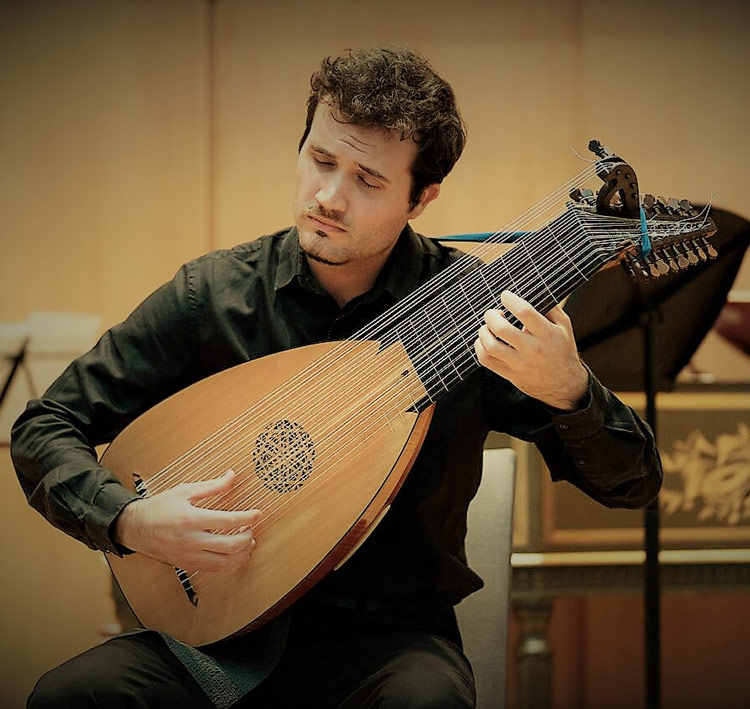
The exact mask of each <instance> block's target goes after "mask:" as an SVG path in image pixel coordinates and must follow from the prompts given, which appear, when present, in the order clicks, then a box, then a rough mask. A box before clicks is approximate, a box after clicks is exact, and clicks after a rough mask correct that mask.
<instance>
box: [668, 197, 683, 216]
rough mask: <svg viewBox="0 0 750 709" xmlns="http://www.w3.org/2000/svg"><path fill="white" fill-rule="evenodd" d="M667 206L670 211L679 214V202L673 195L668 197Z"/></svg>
mask: <svg viewBox="0 0 750 709" xmlns="http://www.w3.org/2000/svg"><path fill="white" fill-rule="evenodd" d="M667 206H668V207H669V209H670V211H671V212H672V214H679V213H680V203H679V201H678V200H677V199H675V198H674V197H670V198H669V199H668V200H667Z"/></svg>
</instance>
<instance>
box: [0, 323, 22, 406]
mask: <svg viewBox="0 0 750 709" xmlns="http://www.w3.org/2000/svg"><path fill="white" fill-rule="evenodd" d="M28 346H29V338H28V337H27V338H26V339H25V340H24V341H23V344H22V345H21V348H20V349H19V350H18V352H16V354H12V355H4V356H3V358H4V359H7V360H8V361H9V362H10V369H9V370H8V374H7V376H6V377H5V381H4V382H3V385H2V388H1V389H0V407H2V405H3V401H5V397H6V396H7V395H8V392H9V391H10V385H11V384H12V383H13V379H14V378H15V376H16V372H18V370H19V369H20V368H21V367H24V366H25V365H26V349H27V348H28Z"/></svg>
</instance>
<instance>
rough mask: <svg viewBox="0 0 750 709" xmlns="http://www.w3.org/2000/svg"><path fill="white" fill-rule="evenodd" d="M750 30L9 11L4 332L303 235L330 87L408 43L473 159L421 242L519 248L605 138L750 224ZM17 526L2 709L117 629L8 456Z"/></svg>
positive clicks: (364, 8)
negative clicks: (327, 77) (308, 147)
mask: <svg viewBox="0 0 750 709" xmlns="http://www.w3.org/2000/svg"><path fill="white" fill-rule="evenodd" d="M748 20H750V6H748V3H746V2H745V1H744V0H714V2H711V3H706V2H704V1H703V0H700V1H698V0H687V1H683V2H678V1H677V0H669V1H663V2H660V3H652V2H646V1H645V0H631V2H629V3H621V2H613V1H610V0H596V1H595V0H529V1H527V2H521V1H520V0H519V1H514V0H505V1H496V2H490V1H489V0H486V1H483V0H464V1H463V2H452V3H449V2H442V3H437V2H434V0H431V1H427V0H411V1H410V2H403V1H397V0H381V1H380V2H377V3H359V2H351V1H349V2H345V1H343V0H342V1H339V0H328V1H325V0H319V1H305V0H277V1H276V2H255V1H252V0H244V1H243V0H214V1H213V2H211V1H209V0H182V1H180V2H177V1H176V0H148V1H147V0H58V1H54V0H46V1H45V0H37V1H36V2H33V3H29V2H24V1H22V0H18V1H4V2H2V3H0V67H2V70H0V165H2V169H1V170H0V215H1V216H0V229H1V231H0V321H9V320H22V319H24V318H25V317H26V316H27V314H28V312H29V311H32V310H60V311H74V312H93V313H97V314H99V315H101V316H102V322H103V327H109V326H111V325H113V324H114V323H116V322H118V321H119V320H121V319H122V318H123V317H125V316H126V315H127V314H128V312H129V311H130V310H132V308H133V307H134V306H136V305H137V304H138V303H139V302H140V301H141V300H142V299H143V298H144V297H145V296H146V295H147V294H148V293H149V292H150V291H151V290H153V289H154V288H155V287H157V286H158V285H159V284H160V283H162V282H163V281H165V280H166V279H168V278H170V277H171V276H172V274H173V273H174V272H175V271H176V270H177V268H178V267H179V266H180V264H182V263H183V262H184V261H186V260H188V259H190V258H193V257H195V256H198V255H200V254H202V253H204V252H206V251H208V250H211V249H215V248H222V247H229V246H232V245H233V244H235V243H238V242H241V241H246V240H248V239H253V238H256V237H257V236H259V235H261V234H264V233H268V232H270V231H273V230H276V229H278V228H281V227H284V226H287V225H289V224H290V223H291V207H290V204H291V201H290V196H291V190H292V186H293V176H294V169H295V160H296V146H297V143H298V141H299V137H300V135H301V131H302V127H303V120H304V104H305V100H306V96H307V88H308V81H309V76H310V73H311V72H312V71H313V70H314V68H315V67H316V65H317V63H318V62H319V60H320V58H321V57H323V56H325V55H329V54H336V53H339V52H340V51H341V50H342V49H344V48H346V47H354V46H361V45H373V44H381V43H406V44H408V45H409V46H411V47H412V48H414V49H416V50H419V51H421V52H422V53H423V54H425V55H426V56H427V57H429V58H430V59H431V61H432V63H433V65H434V66H435V68H436V69H437V70H438V72H440V73H441V74H442V75H443V76H444V77H445V78H446V79H448V80H449V81H450V82H451V83H452V85H453V87H454V89H455V91H456V93H457V96H458V99H459V105H460V106H461V110H462V113H463V116H464V118H465V120H466V123H467V126H468V131H469V142H468V145H467V148H466V152H465V153H464V156H463V158H462V159H461V161H460V162H459V164H458V165H457V167H456V168H455V170H454V171H453V173H452V174H451V175H450V176H449V177H448V178H447V180H446V181H445V184H444V187H443V193H442V195H441V197H440V199H439V200H438V201H437V202H436V203H435V204H434V205H432V206H431V207H430V209H428V210H427V212H426V214H425V215H424V216H423V217H421V218H420V219H419V220H418V221H417V222H416V223H415V226H416V228H417V229H418V230H420V231H422V232H423V233H426V234H429V235H444V234H452V233H461V232H472V231H488V230H492V229H495V228H499V227H500V226H502V225H503V224H505V223H506V222H508V221H509V220H510V219H511V218H513V217H515V216H517V215H518V214H519V213H520V212H521V211H523V210H524V209H525V208H526V207H528V206H530V205H531V204H533V203H535V202H536V201H537V200H538V199H540V198H541V197H542V196H544V195H545V194H546V193H547V192H549V191H550V190H552V189H554V188H556V187H557V186H559V185H560V184H561V183H563V182H564V181H565V180H567V179H568V178H569V177H570V176H572V175H573V174H575V173H577V172H578V171H579V170H580V169H581V167H582V163H581V162H580V160H579V159H578V158H577V157H576V156H575V155H574V154H573V152H572V151H571V150H570V149H569V148H570V147H574V148H575V149H576V150H578V151H579V152H581V153H585V150H586V145H587V143H588V140H589V139H590V138H593V137H596V138H598V139H600V140H601V141H602V142H604V143H605V144H607V145H609V146H610V147H611V148H612V149H613V150H615V151H616V152H617V153H618V154H620V155H622V156H624V157H625V158H626V159H628V160H629V161H630V162H631V164H633V166H634V167H635V168H636V170H637V171H638V176H639V180H640V184H641V189H642V190H643V191H646V192H653V193H658V194H664V195H667V196H669V195H674V196H676V197H680V198H681V197H687V198H689V199H691V200H692V201H694V202H706V201H708V200H709V199H711V198H715V204H716V205H718V206H721V207H724V208H727V209H730V210H732V211H735V212H737V213H738V214H740V215H743V216H745V217H750V198H749V197H748V190H747V185H746V180H745V177H746V170H747V167H748V163H749V160H748V158H749V157H750V132H749V131H748V116H749V115H750V82H748V79H747V74H748V70H750V41H749V39H750V38H749V37H748ZM736 287H738V288H741V289H744V290H750V264H748V263H747V262H746V263H745V266H744V268H743V270H742V271H741V273H740V276H739V279H738V281H737V285H736ZM0 520H1V521H0V524H2V529H3V533H2V535H0V545H2V551H3V558H4V562H5V563H4V569H5V572H4V574H3V582H2V584H0V601H1V603H2V606H1V608H2V611H0V613H2V616H1V618H0V622H1V625H0V654H1V655H2V659H3V662H2V663H0V687H1V688H2V689H0V698H1V701H0V705H4V706H20V705H21V704H22V703H23V697H25V695H26V694H27V693H28V691H29V690H30V688H31V686H32V685H33V682H34V680H35V678H36V677H37V676H38V675H39V674H40V673H41V672H43V671H44V670H46V669H48V668H49V667H51V666H53V665H54V664H56V663H58V662H60V661H62V660H63V659H65V658H66V657H68V656H70V655H71V654H73V653H75V652H78V651H80V650H82V649H84V648H86V647H88V646H90V645H91V644H92V643H94V642H97V641H98V640H99V638H100V629H101V626H102V625H103V624H105V623H107V622H112V620H113V613H112V608H111V602H110V600H109V596H108V577H107V570H106V567H105V565H104V563H103V562H102V560H101V559H100V557H99V555H97V554H95V553H92V552H89V551H88V550H86V549H85V548H84V547H83V546H82V545H79V544H77V543H75V542H73V541H72V540H69V539H67V538H65V537H64V536H63V535H62V534H61V533H59V532H57V531H56V530H53V529H52V528H50V527H49V526H48V525H47V524H46V522H44V521H43V520H42V519H41V518H40V517H39V516H38V515H36V513H34V512H32V511H31V510H30V509H28V508H27V507H26V504H25V500H24V499H23V496H22V494H21V492H20V489H19V488H18V485H17V482H16V480H15V475H14V473H13V472H12V467H11V465H10V459H9V455H8V451H7V447H2V448H0ZM566 681H567V680H566ZM580 691H584V690H580ZM571 696H572V695H571ZM578 696H579V698H580V697H581V696H583V695H580V694H579V695H578ZM592 696H594V695H592ZM597 696H598V695H597ZM584 698H585V697H584ZM3 702H4V704H3ZM580 705H581V706H583V705H584V704H580Z"/></svg>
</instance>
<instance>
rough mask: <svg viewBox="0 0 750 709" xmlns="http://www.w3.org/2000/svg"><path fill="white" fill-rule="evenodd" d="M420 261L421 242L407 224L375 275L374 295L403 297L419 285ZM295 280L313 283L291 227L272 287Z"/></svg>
mask: <svg viewBox="0 0 750 709" xmlns="http://www.w3.org/2000/svg"><path fill="white" fill-rule="evenodd" d="M423 260H424V246H423V245H422V241H421V239H420V238H419V236H417V234H416V233H415V232H414V230H413V229H412V228H411V226H410V225H409V224H407V225H406V226H405V227H404V229H403V231H402V232H401V234H400V235H399V238H398V241H397V242H396V245H395V246H394V247H393V251H391V254H390V256H389V257H388V260H387V261H386V262H385V265H384V266H383V269H382V270H381V271H380V273H379V274H378V278H377V280H376V281H375V286H374V288H373V291H376V290H384V291H387V292H388V293H390V294H391V295H392V296H393V298H394V300H400V299H401V298H403V297H405V296H406V295H408V294H409V293H411V292H412V291H413V290H414V289H415V288H416V287H417V286H418V285H419V278H420V276H421V274H422V263H423ZM295 279H296V280H298V281H299V282H300V284H302V285H309V284H311V283H313V282H314V280H315V279H314V277H313V275H312V271H310V265H309V264H308V263H307V258H305V255H304V254H303V253H302V250H301V249H300V247H299V236H298V234H297V228H296V227H292V228H291V229H290V230H289V231H288V232H287V234H286V235H285V236H284V237H283V240H282V243H281V247H280V248H279V265H278V268H277V269H276V280H275V283H274V287H275V289H276V290H279V289H280V288H283V287H284V286H287V285H289V283H291V282H292V281H293V280H295Z"/></svg>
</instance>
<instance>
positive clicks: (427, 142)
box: [299, 47, 466, 207]
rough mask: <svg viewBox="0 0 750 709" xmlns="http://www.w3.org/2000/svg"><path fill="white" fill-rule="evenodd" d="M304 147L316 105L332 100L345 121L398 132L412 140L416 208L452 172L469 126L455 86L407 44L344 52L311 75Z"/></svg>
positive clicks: (414, 203) (404, 137) (411, 201)
mask: <svg viewBox="0 0 750 709" xmlns="http://www.w3.org/2000/svg"><path fill="white" fill-rule="evenodd" d="M310 88H311V91H310V96H309V97H308V99H307V120H306V123H305V132H304V134H303V135H302V140H300V143H299V149H300V150H301V149H302V146H303V145H304V142H305V140H307V136H308V134H309V133H310V127H311V125H312V121H313V116H314V115H315V109H316V108H317V106H318V103H320V102H321V101H323V102H329V103H330V104H331V105H332V106H333V107H334V108H335V109H336V111H337V112H338V113H339V114H340V117H341V119H342V120H343V121H345V122H346V123H353V124H355V125H359V126H366V127H372V128H381V129H383V130H388V131H391V130H392V131H398V132H400V133H401V139H402V140H407V139H413V140H414V142H415V143H416V144H417V154H416V157H415V158H414V163H413V164H412V166H411V174H412V185H411V194H410V195H409V201H410V204H411V206H412V207H414V206H415V205H416V204H417V203H418V202H419V198H420V197H421V195H422V192H423V190H424V188H425V187H427V185H430V184H434V183H440V182H442V181H443V178H444V177H445V176H446V175H447V174H448V173H449V172H450V171H451V169H452V168H453V166H454V165H455V164H456V161H457V160H458V158H459V157H460V156H461V152H462V151H463V148H464V143H465V142H466V129H465V127H464V123H463V121H462V120H461V116H460V115H459V112H458V108H457V107H456V99H455V96H454V95H453V89H452V88H451V85H450V84H449V83H448V82H447V81H445V80H444V79H441V78H440V77H439V76H438V75H437V74H436V73H435V71H434V70H433V68H432V67H431V66H430V64H429V62H428V61H427V60H426V59H424V58H422V57H420V56H419V55H418V54H415V53H414V52H412V51H411V50H409V49H406V48H405V47H383V48H374V49H357V50H352V49H348V50H346V53H345V54H343V55H342V56H340V57H336V58H335V59H332V58H331V57H326V58H325V59H323V61H322V62H321V65H320V69H319V70H318V71H316V72H315V73H314V74H313V75H312V77H311V78H310Z"/></svg>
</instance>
